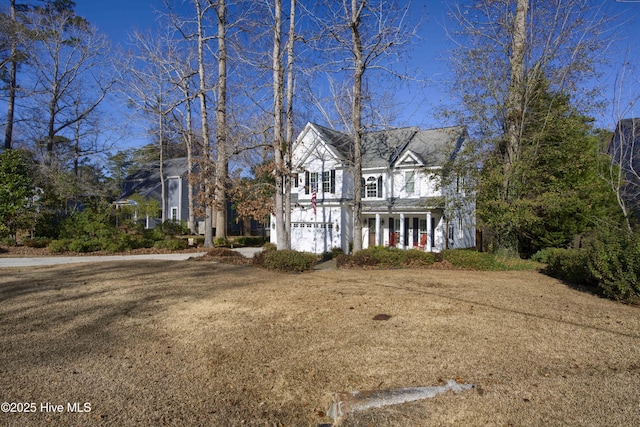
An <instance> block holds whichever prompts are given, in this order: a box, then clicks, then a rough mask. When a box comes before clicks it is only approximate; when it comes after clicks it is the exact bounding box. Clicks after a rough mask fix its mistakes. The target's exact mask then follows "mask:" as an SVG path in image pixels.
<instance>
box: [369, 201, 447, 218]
mask: <svg viewBox="0 0 640 427" xmlns="http://www.w3.org/2000/svg"><path fill="white" fill-rule="evenodd" d="M441 201H442V200H441V199H440V198H436V197H421V198H419V199H395V200H363V201H362V213H363V214H369V213H385V214H399V213H421V212H423V213H425V214H426V213H427V211H433V210H435V209H442V206H440V205H439V203H441Z"/></svg>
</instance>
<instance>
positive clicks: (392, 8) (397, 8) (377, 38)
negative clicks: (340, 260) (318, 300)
mask: <svg viewBox="0 0 640 427" xmlns="http://www.w3.org/2000/svg"><path fill="white" fill-rule="evenodd" d="M409 9H410V3H408V4H406V3H404V2H399V1H392V0H342V1H340V2H336V3H332V4H331V6H330V7H328V10H327V11H326V14H325V16H326V18H324V19H321V20H320V25H321V27H322V29H323V31H324V32H325V33H326V35H327V36H328V37H330V40H332V44H331V45H330V46H329V47H328V50H327V51H328V52H331V53H332V54H333V55H335V54H336V53H337V52H340V55H339V59H338V60H337V61H336V60H334V61H332V62H329V63H328V65H329V68H333V69H334V70H335V69H338V70H344V69H346V70H348V71H350V73H351V75H350V77H349V81H350V82H351V91H350V96H351V111H350V120H349V124H348V128H349V132H350V133H351V135H352V139H353V144H352V152H351V172H352V174H353V177H354V179H353V181H354V188H353V200H354V202H353V235H354V240H353V251H354V252H356V251H359V250H361V249H362V200H361V197H362V195H361V192H362V184H361V180H360V177H361V176H362V138H363V134H364V132H365V127H364V125H363V121H362V114H363V99H364V97H365V95H364V93H363V89H364V87H365V84H366V79H367V75H369V74H371V72H372V70H381V71H385V72H391V73H393V74H395V75H398V76H401V75H400V74H398V73H395V72H394V71H393V69H392V65H391V59H392V58H391V57H392V56H393V55H396V54H398V53H399V52H401V51H402V48H403V47H405V46H406V45H407V44H408V43H409V42H410V41H411V39H412V37H413V35H414V34H415V31H416V24H415V23H412V22H411V20H410V19H409V17H408V12H409Z"/></svg>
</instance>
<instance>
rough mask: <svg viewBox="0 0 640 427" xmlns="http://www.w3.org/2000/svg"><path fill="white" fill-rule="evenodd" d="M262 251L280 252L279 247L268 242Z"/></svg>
mask: <svg viewBox="0 0 640 427" xmlns="http://www.w3.org/2000/svg"><path fill="white" fill-rule="evenodd" d="M262 250H263V251H264V252H270V251H276V250H278V246H276V244H275V243H271V242H267V243H265V244H264V245H262Z"/></svg>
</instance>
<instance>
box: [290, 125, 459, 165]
mask: <svg viewBox="0 0 640 427" xmlns="http://www.w3.org/2000/svg"><path fill="white" fill-rule="evenodd" d="M310 129H314V130H315V132H316V134H317V135H318V137H319V138H320V139H321V140H322V141H323V143H324V144H325V145H326V146H327V148H328V149H329V150H330V151H331V152H332V153H333V154H334V155H335V157H336V159H338V160H341V161H345V160H347V159H349V158H350V157H351V152H352V147H353V139H352V137H351V136H349V135H347V134H345V133H343V132H339V131H336V130H333V129H329V128H326V127H324V126H320V125H318V124H315V123H308V124H307V126H306V127H305V130H304V131H303V132H302V133H301V135H300V136H301V137H303V136H304V135H306V133H307V132H309V130H310ZM466 135H467V133H466V130H465V128H464V127H463V126H455V127H446V128H438V129H427V130H420V129H419V128H417V127H406V128H398V129H389V130H383V131H375V132H366V133H364V134H363V136H362V167H363V168H388V167H397V166H399V165H401V164H403V165H415V166H420V167H438V166H443V165H444V164H445V163H446V162H447V160H450V159H451V158H453V157H455V156H456V154H457V153H458V151H459V150H460V147H461V145H462V143H463V142H464V139H465V138H466ZM299 140H300V138H299ZM403 162H404V163H403ZM411 162H413V163H411Z"/></svg>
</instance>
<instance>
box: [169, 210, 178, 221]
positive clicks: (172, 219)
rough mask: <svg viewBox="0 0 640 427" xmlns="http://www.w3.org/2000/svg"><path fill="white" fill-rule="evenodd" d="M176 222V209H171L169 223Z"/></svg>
mask: <svg viewBox="0 0 640 427" xmlns="http://www.w3.org/2000/svg"><path fill="white" fill-rule="evenodd" d="M177 220H178V208H171V221H177Z"/></svg>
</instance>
